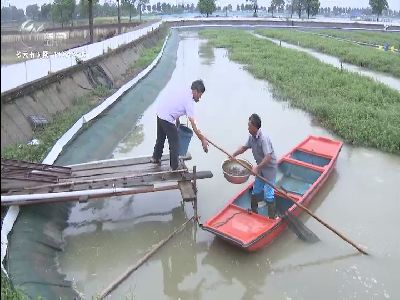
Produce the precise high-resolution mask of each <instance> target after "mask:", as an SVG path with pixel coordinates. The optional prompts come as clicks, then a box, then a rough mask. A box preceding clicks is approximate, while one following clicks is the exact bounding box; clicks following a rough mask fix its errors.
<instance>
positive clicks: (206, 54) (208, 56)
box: [199, 40, 215, 65]
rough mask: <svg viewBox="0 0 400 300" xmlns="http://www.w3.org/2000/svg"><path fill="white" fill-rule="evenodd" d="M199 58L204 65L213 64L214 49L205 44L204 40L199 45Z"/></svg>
mask: <svg viewBox="0 0 400 300" xmlns="http://www.w3.org/2000/svg"><path fill="white" fill-rule="evenodd" d="M199 56H200V58H202V62H203V64H205V65H211V64H213V63H214V59H215V56H214V48H213V47H212V46H211V45H210V43H208V42H207V40H204V41H203V42H202V43H201V44H200V47H199Z"/></svg>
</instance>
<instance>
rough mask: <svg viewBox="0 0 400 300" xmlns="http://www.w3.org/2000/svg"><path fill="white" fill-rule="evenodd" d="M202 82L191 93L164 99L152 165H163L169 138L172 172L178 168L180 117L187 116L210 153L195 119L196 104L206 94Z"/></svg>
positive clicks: (192, 88)
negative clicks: (165, 144)
mask: <svg viewBox="0 0 400 300" xmlns="http://www.w3.org/2000/svg"><path fill="white" fill-rule="evenodd" d="M205 90H206V89H205V87H204V83H203V81H202V80H196V81H194V82H193V83H192V86H191V92H189V91H188V92H187V93H183V94H180V95H171V96H169V97H164V98H162V99H161V100H160V101H159V103H158V108H157V140H156V145H155V146H154V152H153V157H152V159H151V162H152V163H155V164H161V161H160V160H161V156H162V154H163V149H164V143H165V138H168V144H169V153H170V154H169V155H170V166H171V169H172V170H176V169H177V168H178V149H179V139H178V129H177V126H178V125H179V117H181V116H185V115H186V116H187V117H188V119H189V121H190V124H191V125H192V128H193V131H194V133H195V134H196V135H197V137H198V138H199V140H200V141H201V144H202V146H203V149H204V151H205V152H207V151H208V142H207V140H206V139H205V138H204V136H203V135H202V133H201V131H200V130H199V128H198V127H197V124H196V120H195V117H194V103H195V102H199V100H200V98H201V96H202V95H203V93H204V92H205Z"/></svg>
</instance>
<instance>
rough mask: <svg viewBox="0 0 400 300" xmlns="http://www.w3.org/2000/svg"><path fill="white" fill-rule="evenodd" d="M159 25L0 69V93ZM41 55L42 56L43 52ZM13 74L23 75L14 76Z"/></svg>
mask: <svg viewBox="0 0 400 300" xmlns="http://www.w3.org/2000/svg"><path fill="white" fill-rule="evenodd" d="M161 24H162V22H157V23H154V24H152V25H150V26H147V27H144V28H141V29H138V30H134V31H129V32H126V33H123V34H120V35H117V36H114V37H112V38H109V39H107V40H104V41H101V42H97V43H93V44H90V45H85V46H81V47H77V48H73V49H70V50H66V51H64V52H61V53H57V54H51V55H48V57H41V58H36V59H31V60H28V61H25V62H21V63H18V64H12V65H7V66H4V67H1V92H2V93H3V92H5V91H8V90H10V89H13V88H16V87H18V86H20V85H22V84H25V83H28V82H31V81H34V80H36V79H39V78H42V77H45V76H47V75H48V74H49V73H54V72H57V71H60V70H62V69H66V68H69V67H72V66H74V65H76V64H77V58H78V59H80V60H83V61H86V60H89V59H91V58H94V57H97V56H100V55H103V54H104V53H106V52H107V51H108V49H116V48H118V47H120V46H121V45H124V44H128V43H130V42H132V41H135V40H137V39H139V38H140V37H142V36H144V35H146V34H147V33H149V32H151V31H153V30H155V29H157V28H159V27H160V25H161ZM41 55H42V56H43V51H42V54H41ZM15 74H20V75H21V74H23V75H22V76H15ZM24 75H25V76H24Z"/></svg>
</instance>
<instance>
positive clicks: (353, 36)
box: [313, 29, 400, 49]
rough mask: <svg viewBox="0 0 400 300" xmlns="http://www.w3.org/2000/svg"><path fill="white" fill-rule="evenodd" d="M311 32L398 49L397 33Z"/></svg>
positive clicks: (399, 43) (328, 30)
mask: <svg viewBox="0 0 400 300" xmlns="http://www.w3.org/2000/svg"><path fill="white" fill-rule="evenodd" d="M313 32H316V33H322V34H327V35H330V36H334V37H338V38H342V39H348V40H353V41H357V42H362V43H368V44H374V45H382V46H383V45H384V44H385V43H388V44H389V46H395V48H397V49H398V48H399V47H400V34H399V33H398V32H382V31H381V32H374V31H359V30H351V31H350V30H334V29H326V30H325V29H324V30H314V31H313Z"/></svg>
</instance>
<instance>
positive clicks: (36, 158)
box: [1, 86, 109, 162]
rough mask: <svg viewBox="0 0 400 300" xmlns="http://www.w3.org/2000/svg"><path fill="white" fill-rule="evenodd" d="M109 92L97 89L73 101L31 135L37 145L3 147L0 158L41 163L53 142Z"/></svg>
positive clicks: (100, 88) (104, 89) (103, 88)
mask: <svg viewBox="0 0 400 300" xmlns="http://www.w3.org/2000/svg"><path fill="white" fill-rule="evenodd" d="M108 92H109V90H108V89H107V88H105V87H102V86H100V87H98V88H96V89H95V90H94V91H93V92H91V93H89V94H88V95H86V96H82V97H79V98H77V99H76V100H75V102H74V105H73V106H72V107H70V108H69V109H67V110H66V111H64V112H60V113H57V114H55V115H54V116H53V122H51V123H50V124H49V125H47V126H46V127H44V128H42V129H38V130H36V131H34V133H33V139H37V140H39V142H40V144H39V145H27V144H19V145H12V146H8V147H5V148H4V149H2V150H1V157H2V158H9V159H19V160H26V161H31V162H41V161H42V160H43V159H44V158H45V156H46V154H47V153H48V152H49V151H50V149H51V148H52V147H53V145H54V144H55V142H56V141H57V140H58V139H59V138H60V137H61V136H62V135H63V134H64V133H65V132H66V131H67V130H68V129H69V128H70V127H71V126H72V125H73V124H74V123H75V122H76V121H77V120H78V119H79V118H80V117H81V116H82V115H83V114H85V113H86V112H88V111H89V109H90V108H92V107H94V106H95V105H96V104H97V101H98V99H99V98H100V97H103V96H105V95H106V94H107V93H108Z"/></svg>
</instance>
